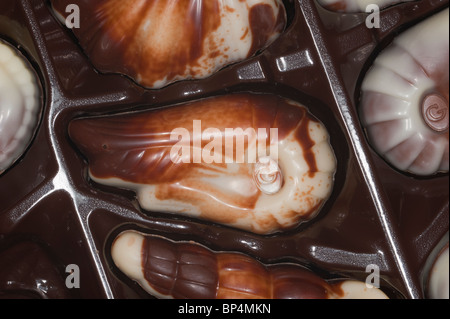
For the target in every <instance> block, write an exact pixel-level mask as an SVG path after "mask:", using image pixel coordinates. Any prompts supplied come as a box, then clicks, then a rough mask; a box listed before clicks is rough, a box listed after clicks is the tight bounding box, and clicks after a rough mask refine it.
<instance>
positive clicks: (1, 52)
mask: <svg viewBox="0 0 450 319" xmlns="http://www.w3.org/2000/svg"><path fill="white" fill-rule="evenodd" d="M40 94H41V92H40V87H39V85H38V79H37V76H36V73H35V72H34V70H33V69H32V67H31V65H30V64H29V63H28V61H27V60H26V58H25V57H24V56H23V55H22V54H21V53H20V52H19V51H18V50H17V49H15V48H14V47H13V46H11V45H9V44H7V43H6V42H2V41H1V40H0V174H2V173H3V172H4V171H5V170H7V169H8V168H9V167H10V166H11V165H12V164H14V162H16V161H17V159H18V158H19V157H21V156H22V154H23V153H24V152H25V150H26V148H27V147H28V145H29V143H30V141H31V139H32V137H33V134H34V132H35V128H36V125H37V122H38V119H39V115H40V111H41V101H40Z"/></svg>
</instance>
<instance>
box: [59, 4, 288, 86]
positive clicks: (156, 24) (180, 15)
mask: <svg viewBox="0 0 450 319" xmlns="http://www.w3.org/2000/svg"><path fill="white" fill-rule="evenodd" d="M51 2H52V5H53V8H54V9H55V11H56V12H57V13H58V14H59V15H60V16H61V17H62V21H65V19H66V18H70V17H69V16H70V10H69V12H66V8H67V6H68V5H71V4H72V3H73V1H71V0H52V1H51ZM77 5H78V6H79V12H80V25H79V28H73V29H72V30H73V32H74V33H75V35H76V36H77V38H78V40H79V41H80V44H81V46H82V47H83V49H84V51H85V52H86V54H87V55H88V57H89V58H90V60H91V61H92V63H93V64H94V65H95V67H96V68H97V69H98V70H100V71H102V72H114V73H122V74H125V75H128V76H129V77H131V78H133V79H134V80H135V81H136V82H137V83H139V84H141V85H142V86H145V87H148V88H161V87H164V86H166V85H168V84H170V83H172V82H175V81H179V80H185V79H201V78H205V77H208V76H210V75H211V74H213V73H214V72H216V71H218V70H219V69H221V68H223V67H225V66H227V65H229V64H232V63H235V62H239V61H242V60H244V59H247V58H249V57H251V56H253V55H254V54H255V53H256V52H257V51H259V50H261V49H264V48H265V47H266V46H267V45H269V44H270V43H272V42H273V41H274V40H275V39H276V38H277V37H278V36H279V35H280V33H281V32H282V31H283V30H284V28H285V25H286V11H285V8H284V5H283V3H282V1H281V0H252V1H230V0H208V1H198V0H187V1H178V0H176V1H174V0H171V1H166V0H147V1H142V0H108V1H107V0H95V1H92V0H89V1H88V0H82V1H78V2H77Z"/></svg>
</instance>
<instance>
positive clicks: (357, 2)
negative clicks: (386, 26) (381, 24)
mask: <svg viewBox="0 0 450 319" xmlns="http://www.w3.org/2000/svg"><path fill="white" fill-rule="evenodd" d="M317 1H318V2H319V4H321V5H322V6H323V7H325V8H326V9H328V10H331V11H337V12H366V11H367V8H371V9H370V10H372V8H373V7H371V6H372V5H377V6H378V7H379V8H380V9H383V8H386V7H389V6H392V5H394V4H398V3H402V2H410V1H417V0H317Z"/></svg>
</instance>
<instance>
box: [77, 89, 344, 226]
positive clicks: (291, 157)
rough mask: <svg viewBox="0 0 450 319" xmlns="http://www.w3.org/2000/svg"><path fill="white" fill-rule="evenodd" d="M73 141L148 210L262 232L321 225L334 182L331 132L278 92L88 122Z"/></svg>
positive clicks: (94, 171) (93, 168)
mask: <svg viewBox="0 0 450 319" xmlns="http://www.w3.org/2000/svg"><path fill="white" fill-rule="evenodd" d="M69 133H70V136H71V138H72V140H73V141H74V142H75V144H76V145H77V146H78V148H79V149H80V150H81V152H82V153H83V154H84V155H85V156H86V157H87V159H88V161H89V167H90V176H91V178H92V179H93V180H94V181H96V182H98V183H100V184H106V185H110V186H116V187H120V188H127V189H131V190H134V191H136V192H137V196H138V200H139V202H140V204H141V206H142V207H143V208H144V209H145V210H148V211H157V212H158V211H159V212H171V213H181V214H184V215H188V216H193V217H200V218H203V219H206V220H210V221H214V222H217V223H221V224H225V225H229V226H234V227H237V228H241V229H245V230H248V231H252V232H255V233H262V234H268V233H273V232H277V231H281V230H286V229H289V228H292V227H295V226H296V225H298V224H299V223H300V222H301V221H307V220H310V219H311V218H313V217H315V216H316V215H317V214H318V212H319V211H320V208H321V207H322V206H323V204H324V203H325V201H326V200H327V199H328V197H329V196H330V194H331V190H332V187H333V184H334V174H335V171H336V159H335V156H334V152H333V149H332V147H331V145H330V142H329V136H328V132H327V130H326V129H325V127H324V126H323V124H322V123H320V122H318V121H317V120H316V119H315V118H313V117H312V116H311V115H310V114H309V113H308V112H307V110H306V108H305V107H303V106H302V105H299V104H298V103H294V102H292V101H290V100H286V99H282V98H279V97H277V96H272V95H268V94H232V95H226V96H219V97H214V98H209V99H204V100H200V101H196V102H191V103H186V104H182V105H176V106H172V107H169V108H164V109H161V110H156V111H146V112H140V113H136V114H128V115H127V114H122V115H117V116H110V117H102V118H86V119H79V120H75V121H73V122H72V123H71V124H70V127H69ZM180 137H181V139H180Z"/></svg>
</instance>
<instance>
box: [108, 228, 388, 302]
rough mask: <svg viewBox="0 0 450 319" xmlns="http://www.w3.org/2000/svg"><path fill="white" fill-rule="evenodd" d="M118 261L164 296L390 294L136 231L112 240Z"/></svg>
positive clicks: (155, 293) (147, 288) (357, 296)
mask: <svg viewBox="0 0 450 319" xmlns="http://www.w3.org/2000/svg"><path fill="white" fill-rule="evenodd" d="M111 256H112V259H113V261H114V263H115V265H116V266H117V267H118V268H119V269H120V270H121V271H122V272H123V273H124V274H125V275H127V276H128V277H129V278H130V279H132V280H134V281H136V282H137V283H138V284H139V285H140V286H141V287H142V288H143V289H144V290H145V291H147V292H148V293H149V294H151V295H152V296H154V297H157V298H161V299H163V298H164V299H171V298H174V299H387V298H388V297H387V296H386V295H385V294H384V293H383V291H381V290H380V289H377V288H375V287H372V288H368V287H367V286H366V284H365V283H363V282H359V281H354V280H345V281H340V282H337V283H333V284H331V283H328V282H326V281H325V280H323V279H322V278H320V277H319V276H317V275H316V274H314V273H313V272H311V271H309V270H307V269H305V268H302V267H300V266H299V265H294V264H275V265H268V266H266V265H264V264H262V263H260V262H259V261H257V260H256V259H254V258H251V257H249V256H247V255H244V254H240V253H235V252H233V253H225V252H214V251H212V250H209V249H207V248H206V247H203V246H201V245H198V244H195V243H192V242H189V243H187V242H172V241H170V240H167V239H165V238H161V237H155V236H149V235H145V234H141V233H138V232H135V231H125V232H123V233H121V234H120V235H119V236H118V237H117V238H116V239H115V241H114V243H113V245H112V248H111Z"/></svg>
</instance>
